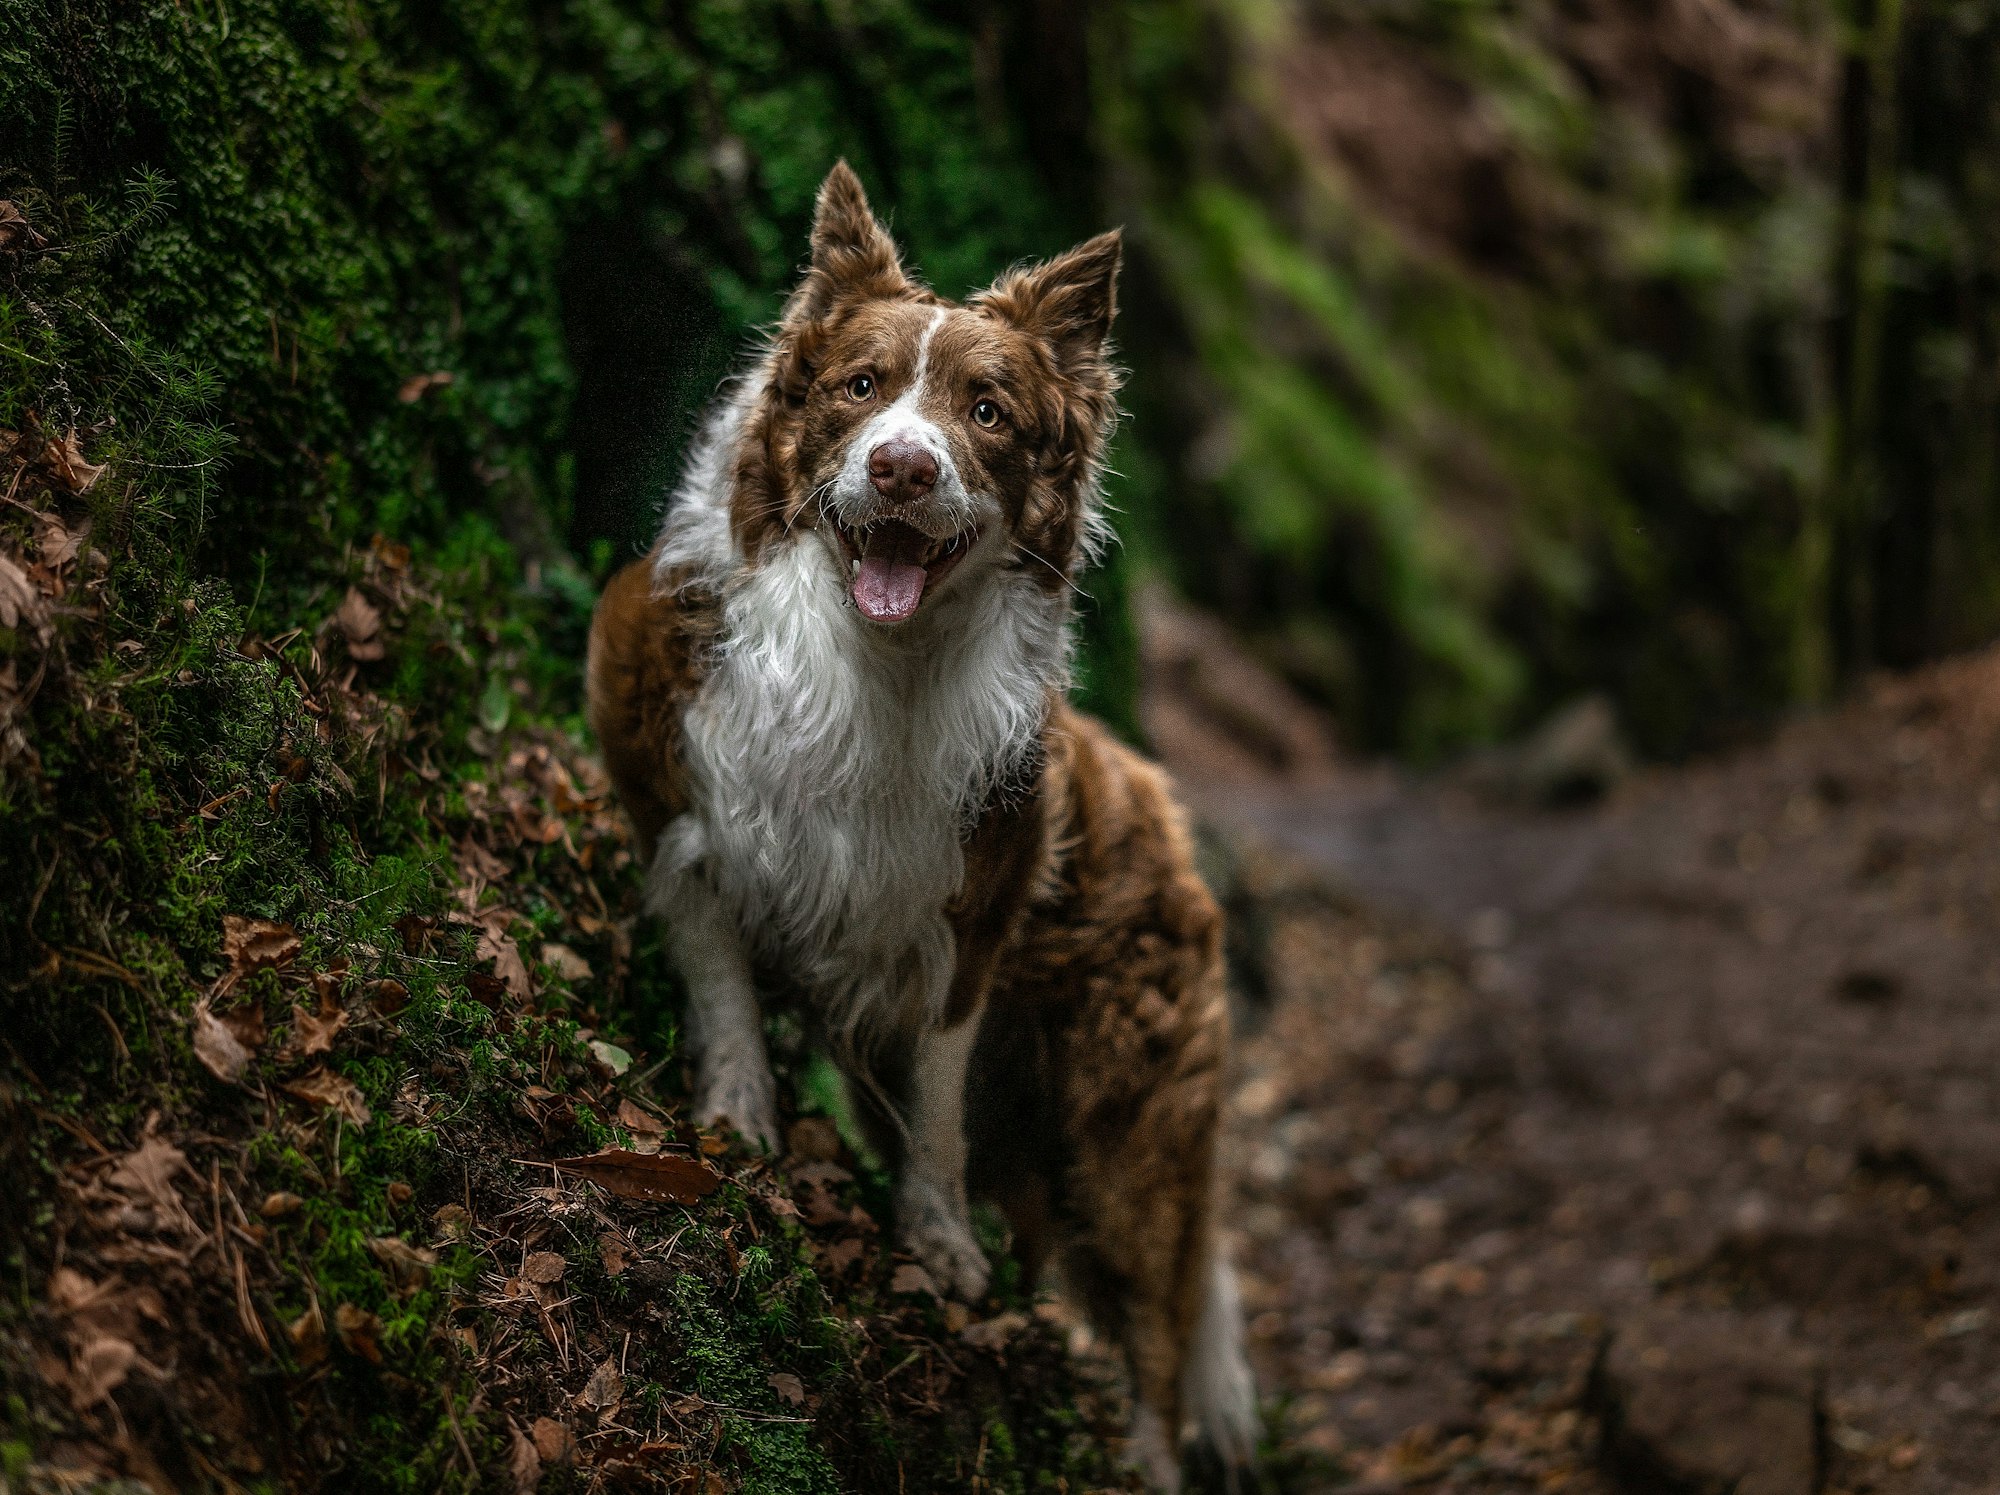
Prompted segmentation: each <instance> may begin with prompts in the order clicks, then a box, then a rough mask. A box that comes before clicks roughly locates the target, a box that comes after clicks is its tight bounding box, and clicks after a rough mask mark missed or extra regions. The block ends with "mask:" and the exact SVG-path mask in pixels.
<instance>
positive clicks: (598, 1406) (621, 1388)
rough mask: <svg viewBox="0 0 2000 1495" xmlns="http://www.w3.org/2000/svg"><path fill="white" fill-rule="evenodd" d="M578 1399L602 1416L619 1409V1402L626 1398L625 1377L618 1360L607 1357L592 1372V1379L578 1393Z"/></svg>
mask: <svg viewBox="0 0 2000 1495" xmlns="http://www.w3.org/2000/svg"><path fill="white" fill-rule="evenodd" d="M577 1400H578V1401H579V1402H581V1403H582V1404H583V1405H584V1406H586V1407H590V1408H592V1409H593V1410H595V1411H596V1412H597V1413H598V1414H599V1415H600V1416H602V1415H603V1414H605V1413H609V1412H613V1411H615V1410H617V1407H618V1404H619V1403H620V1402H622V1401H624V1400H625V1378H624V1377H623V1376H621V1375H619V1374H618V1362H617V1361H616V1360H614V1359H611V1358H609V1357H606V1359H605V1361H604V1363H603V1364H602V1365H600V1366H598V1367H597V1369H596V1370H594V1371H592V1372H591V1373H590V1379H589V1381H587V1382H585V1383H584V1388H583V1390H582V1391H581V1392H579V1393H578V1394H577Z"/></svg>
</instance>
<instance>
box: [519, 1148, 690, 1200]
mask: <svg viewBox="0 0 2000 1495" xmlns="http://www.w3.org/2000/svg"><path fill="white" fill-rule="evenodd" d="M554 1165H555V1166H556V1167H557V1168H559V1169H561V1170H562V1171H563V1172H564V1173H573V1174H575V1175H576V1176H577V1177H579V1178H586V1179H589V1180H590V1181H591V1182H592V1183H594V1184H596V1185H597V1186H598V1187H599V1188H601V1189H603V1190H604V1191H605V1192H606V1193H607V1194H614V1195H616V1196H617V1197H618V1198H620V1199H648V1200H654V1201H658V1202H660V1203H665V1204H694V1203H696V1202H697V1201H698V1200H701V1199H704V1198H706V1197H707V1196H708V1195H710V1194H712V1193H714V1192H715V1191H716V1190H717V1189H719V1188H721V1187H722V1175H721V1174H720V1173H718V1172H716V1171H715V1169H714V1168H712V1167H710V1166H709V1165H708V1164H707V1163H705V1162H703V1161H702V1160H701V1159H700V1158H697V1157H690V1156H688V1155H687V1154H686V1153H671V1152H655V1153H644V1152H633V1151H631V1150H630V1149H628V1148H623V1147H607V1148H604V1149H602V1150H601V1151H598V1152H593V1153H589V1154H587V1155H586V1156H583V1157H575V1158H556V1159H554Z"/></svg>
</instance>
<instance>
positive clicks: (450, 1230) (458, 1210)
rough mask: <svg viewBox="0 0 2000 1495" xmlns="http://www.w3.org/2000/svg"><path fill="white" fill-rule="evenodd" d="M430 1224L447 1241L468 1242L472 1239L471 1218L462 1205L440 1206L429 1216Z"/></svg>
mask: <svg viewBox="0 0 2000 1495" xmlns="http://www.w3.org/2000/svg"><path fill="white" fill-rule="evenodd" d="M431 1224H433V1225H435V1226H436V1227H437V1228H438V1233H439V1234H440V1235H442V1236H443V1237H444V1238H445V1239H446V1240H449V1241H469V1240H471V1239H472V1216H471V1214H470V1213H468V1212H467V1210H466V1208H465V1206H464V1205H462V1204H441V1205H439V1206H438V1209H437V1213H436V1214H434V1215H432V1216H431Z"/></svg>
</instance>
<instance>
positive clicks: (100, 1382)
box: [69, 1334, 139, 1412]
mask: <svg viewBox="0 0 2000 1495" xmlns="http://www.w3.org/2000/svg"><path fill="white" fill-rule="evenodd" d="M138 1362H139V1350H138V1347H137V1346H136V1345H134V1344H133V1343H132V1342H131V1341H130V1340H129V1339H120V1338H119V1337H118V1336H117V1335H115V1334H94V1335H92V1336H91V1337H90V1338H88V1339H86V1340H85V1341H84V1342H83V1343H82V1344H80V1345H78V1346H77V1348H76V1352H75V1354H73V1355H72V1356H71V1357H70V1367H69V1404H70V1408H71V1410H73V1411H77V1412H84V1411H88V1410H89V1409H90V1408H92V1407H94V1406H96V1405H97V1404H98V1403H99V1402H101V1401H103V1400H104V1399H105V1398H106V1397H107V1396H109V1395H111V1393H112V1391H114V1390H115V1389H116V1388H117V1387H118V1386H120V1385H122V1384H123V1383H124V1380H125V1378H126V1376H128V1375H130V1374H131V1373H132V1367H133V1366H134V1365H136V1364H138Z"/></svg>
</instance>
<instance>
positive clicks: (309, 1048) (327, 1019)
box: [291, 1003, 347, 1059]
mask: <svg viewBox="0 0 2000 1495" xmlns="http://www.w3.org/2000/svg"><path fill="white" fill-rule="evenodd" d="M346 1026H347V1014H346V1013H345V1012H343V1011H341V1009H340V1008H338V1007H330V1006H328V1005H326V1004H324V1003H322V1004H321V1006H320V1009H319V1011H318V1012H317V1013H311V1012H307V1011H306V1009H305V1008H304V1007H303V1006H295V1007H293V1008H292V1042H291V1046H292V1048H293V1049H294V1050H295V1051H296V1052H297V1053H299V1054H302V1055H304V1056H305V1057H306V1058H308V1059H310V1058H311V1057H312V1056H313V1055H315V1054H327V1053H331V1052H332V1051H333V1041H334V1039H335V1038H337V1037H339V1036H340V1030H341V1029H342V1028H344V1027H346Z"/></svg>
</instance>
